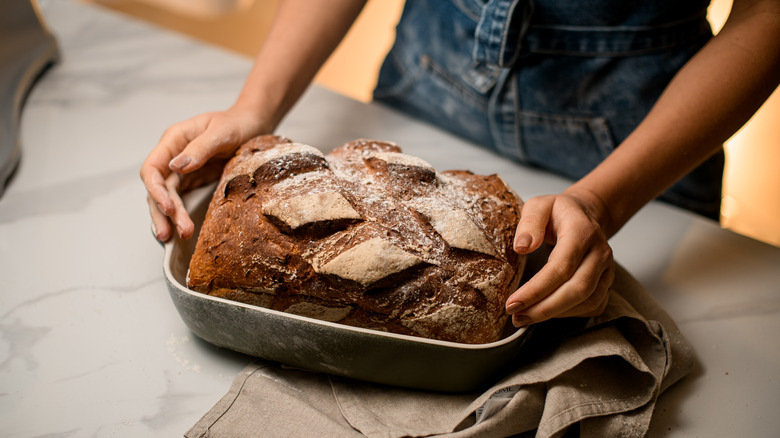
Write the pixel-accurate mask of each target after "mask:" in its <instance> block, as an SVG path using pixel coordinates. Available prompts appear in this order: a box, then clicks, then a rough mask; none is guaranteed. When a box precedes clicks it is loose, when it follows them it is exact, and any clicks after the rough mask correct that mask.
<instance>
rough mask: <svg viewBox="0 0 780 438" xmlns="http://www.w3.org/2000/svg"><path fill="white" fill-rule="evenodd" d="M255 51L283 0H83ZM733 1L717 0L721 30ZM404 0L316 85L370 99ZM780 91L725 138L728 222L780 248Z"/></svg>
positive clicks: (375, 6) (349, 39) (373, 6)
mask: <svg viewBox="0 0 780 438" xmlns="http://www.w3.org/2000/svg"><path fill="white" fill-rule="evenodd" d="M83 1H88V2H91V3H99V4H101V5H103V6H106V7H109V8H111V9H114V10H116V11H120V12H122V13H125V14H129V15H131V16H134V17H137V18H140V19H143V20H146V21H149V22H151V23H154V24H157V25H159V26H162V27H164V28H167V29H171V30H174V31H177V32H181V33H183V34H186V35H189V36H192V37H194V38H196V39H199V40H201V41H204V42H207V43H210V44H214V45H217V46H220V47H222V48H225V49H227V50H231V51H234V52H237V53H240V54H243V55H246V56H248V57H254V55H255V54H256V53H257V51H258V49H259V47H260V45H261V44H262V43H263V39H264V38H265V35H266V33H267V32H268V29H269V27H270V24H271V21H272V19H273V15H274V11H275V10H276V7H277V5H278V3H279V0H83ZM731 2H732V0H714V1H713V2H712V4H711V6H710V11H709V18H710V22H711V23H712V27H713V30H715V31H716V32H717V31H718V30H720V28H721V27H722V25H723V23H724V22H725V20H726V18H727V17H728V13H729V11H730V10H731ZM402 8H403V0H372V1H369V2H368V4H367V6H366V8H365V9H364V10H363V12H362V13H361V15H360V17H359V18H358V20H357V21H356V22H355V24H354V26H353V27H352V29H351V30H350V31H349V33H348V34H347V36H346V38H345V39H344V41H343V42H342V44H341V45H340V46H339V47H338V49H337V50H336V52H335V53H334V54H333V55H332V56H331V57H330V59H329V60H328V61H327V63H326V64H325V65H324V66H323V68H322V69H321V71H320V72H319V73H318V74H317V77H316V78H315V83H317V84H319V85H321V86H323V87H326V88H329V89H332V90H334V91H337V92H340V93H342V94H344V95H347V96H350V97H352V98H354V99H357V100H360V101H363V102H368V101H370V100H371V90H372V89H373V87H374V84H375V82H376V77H377V73H378V71H379V66H380V64H381V62H382V59H383V58H384V55H385V54H386V53H387V51H388V50H389V48H390V45H391V44H392V42H393V38H394V27H395V23H396V22H397V21H398V17H399V16H400V14H401V9H402ZM779 169H780V90H777V91H775V93H774V94H773V95H772V96H771V97H770V99H769V100H768V101H767V102H766V103H765V104H764V106H763V107H762V108H761V109H760V110H759V112H758V113H757V114H756V115H755V116H754V117H753V118H752V119H751V120H750V121H749V122H748V123H747V124H746V125H745V126H744V127H743V128H742V129H741V130H740V131H739V132H738V133H737V134H735V135H734V136H733V137H732V138H731V139H730V140H729V141H728V142H727V143H726V171H725V175H724V178H723V206H722V209H721V226H723V227H725V228H728V229H731V230H733V231H735V232H737V233H740V234H743V235H746V236H748V237H751V238H754V239H757V240H761V241H764V242H766V243H769V244H772V245H775V246H780V170H779Z"/></svg>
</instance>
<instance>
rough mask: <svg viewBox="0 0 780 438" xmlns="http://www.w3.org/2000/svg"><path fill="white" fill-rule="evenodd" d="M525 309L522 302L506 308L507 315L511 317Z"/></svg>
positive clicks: (516, 302)
mask: <svg viewBox="0 0 780 438" xmlns="http://www.w3.org/2000/svg"><path fill="white" fill-rule="evenodd" d="M523 309H525V303H523V302H522V301H515V302H514V303H511V304H509V305H508V306H506V313H508V314H510V315H511V314H513V313H517V312H519V311H521V310H523Z"/></svg>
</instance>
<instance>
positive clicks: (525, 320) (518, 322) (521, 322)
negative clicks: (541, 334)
mask: <svg viewBox="0 0 780 438" xmlns="http://www.w3.org/2000/svg"><path fill="white" fill-rule="evenodd" d="M529 324H531V318H529V317H528V316H526V315H512V325H513V326H515V327H517V328H520V327H525V326H527V325H529Z"/></svg>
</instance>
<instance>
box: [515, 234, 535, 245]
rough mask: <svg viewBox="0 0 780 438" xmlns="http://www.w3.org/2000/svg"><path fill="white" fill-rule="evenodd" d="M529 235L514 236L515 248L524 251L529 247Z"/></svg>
mask: <svg viewBox="0 0 780 438" xmlns="http://www.w3.org/2000/svg"><path fill="white" fill-rule="evenodd" d="M531 240H532V239H531V235H530V234H526V233H523V234H519V235H517V236H515V248H517V249H525V248H528V247H529V246H531Z"/></svg>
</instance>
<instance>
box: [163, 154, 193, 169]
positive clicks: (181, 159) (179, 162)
mask: <svg viewBox="0 0 780 438" xmlns="http://www.w3.org/2000/svg"><path fill="white" fill-rule="evenodd" d="M191 161H192V158H190V157H187V156H182V155H179V156H178V157H176V158H174V159H173V160H171V162H170V163H169V164H168V167H170V168H171V169H179V170H181V169H183V168H184V167H185V166H187V165H188V164H190V162H191Z"/></svg>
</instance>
